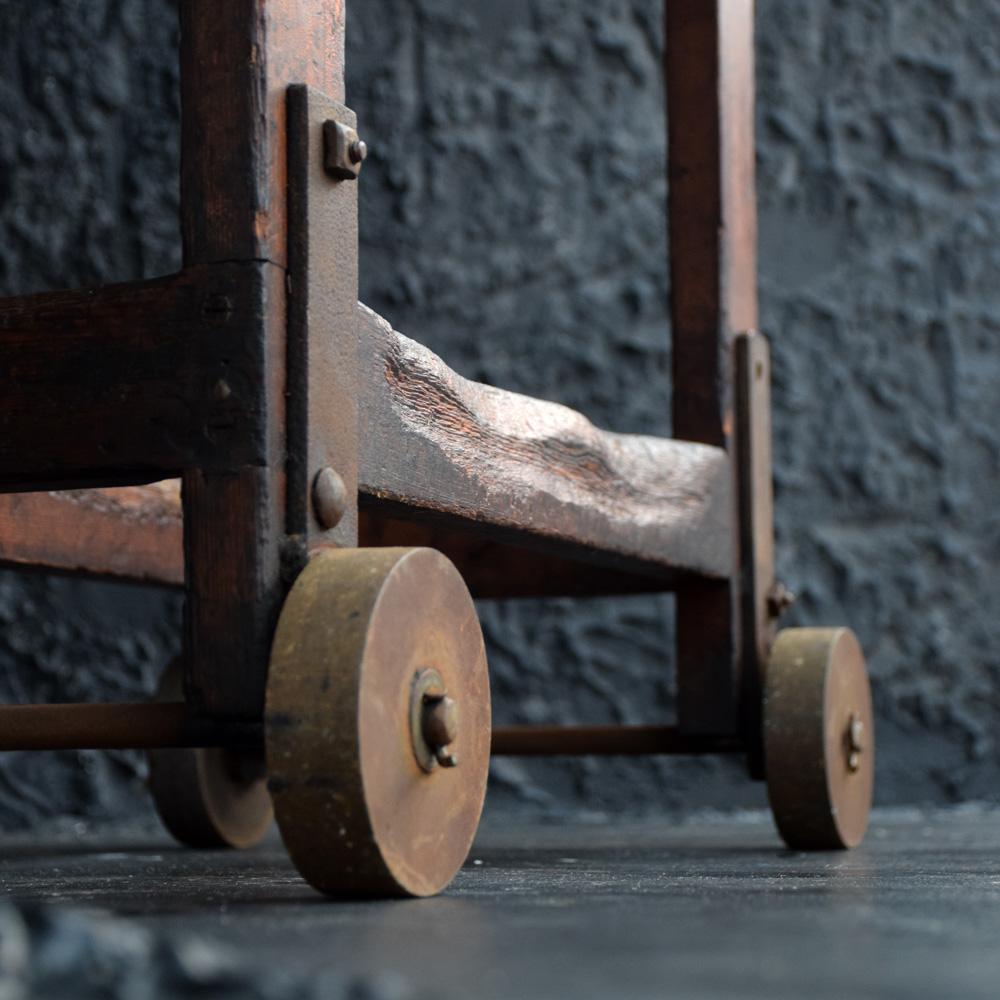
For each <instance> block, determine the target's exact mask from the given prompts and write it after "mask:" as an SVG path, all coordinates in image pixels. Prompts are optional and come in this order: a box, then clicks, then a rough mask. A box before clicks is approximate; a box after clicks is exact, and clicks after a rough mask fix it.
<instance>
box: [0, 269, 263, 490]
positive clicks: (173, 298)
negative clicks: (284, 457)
mask: <svg viewBox="0 0 1000 1000" xmlns="http://www.w3.org/2000/svg"><path fill="white" fill-rule="evenodd" d="M267 267H268V265H261V264H259V263H256V262H251V263H247V264H221V265H215V266H212V267H195V268H191V269H190V270H187V271H184V272H182V273H180V274H174V275H170V276H168V277H164V278H157V279H155V280H152V281H138V282H128V283H125V284H117V285H107V286H103V287H99V288H88V289H79V290H73V291H62V292H46V293H42V294H38V295H29V296H24V297H20V298H8V299H3V300H0V354H2V356H3V358H4V364H3V370H2V372H0V489H2V490H7V491H16V490H17V489H18V488H21V489H25V490H27V489H32V488H38V486H40V485H41V486H44V485H48V486H49V487H50V488H53V487H69V486H73V485H75V484H80V485H83V484H87V483H101V484H109V483H122V484H128V483H142V482H150V481H155V480H160V479H164V478H166V477H168V476H170V475H171V474H173V475H177V474H178V473H180V471H181V470H182V469H185V468H190V467H194V466H198V467H200V468H206V469H213V470H225V471H228V470H231V469H235V468H239V467H240V466H243V465H256V464H259V463H260V461H261V459H262V455H263V450H264V438H265V434H266V422H267V414H266V412H265V411H264V408H263V407H262V406H261V405H260V402H259V398H258V395H257V394H256V393H255V392H253V391H252V386H253V385H254V383H255V373H256V372H257V371H258V370H259V367H260V364H261V361H260V358H261V351H262V344H261V342H260V338H258V337H254V336H252V335H248V331H253V330H254V328H255V325H258V321H259V316H260V313H261V311H262V309H263V308H264V300H265V295H264V272H265V270H266V269H267Z"/></svg>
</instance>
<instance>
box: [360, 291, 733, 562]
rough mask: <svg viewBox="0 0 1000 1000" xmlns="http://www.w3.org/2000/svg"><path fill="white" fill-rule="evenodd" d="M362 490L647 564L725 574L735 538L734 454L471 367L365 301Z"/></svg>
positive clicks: (422, 510)
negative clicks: (466, 370)
mask: <svg viewBox="0 0 1000 1000" xmlns="http://www.w3.org/2000/svg"><path fill="white" fill-rule="evenodd" d="M361 313H362V316H363V318H364V324H363V326H362V327H361V330H360V339H361V384H362V385H363V386H364V387H365V394H364V397H363V400H362V405H361V427H362V429H363V430H362V451H361V467H360V471H359V489H360V491H361V494H362V497H363V503H364V506H365V508H366V509H367V510H377V508H378V504H379V503H380V502H383V503H387V504H389V505H391V506H390V510H391V514H392V516H394V517H399V516H400V514H401V513H402V512H404V511H409V512H410V513H411V516H413V515H417V516H420V515H422V516H425V517H438V518H440V519H442V520H461V521H464V522H467V523H468V524H469V526H470V527H473V526H474V527H475V528H476V529H477V530H478V531H481V532H482V533H483V534H484V535H486V536H489V535H490V533H495V534H494V537H498V538H499V539H500V540H506V541H511V540H513V535H515V534H516V537H517V539H518V540H519V541H520V543H521V544H524V545H527V544H529V542H530V543H531V544H535V545H548V546H549V547H550V549H551V550H553V551H558V548H559V546H560V545H562V544H566V545H567V546H569V547H572V548H574V549H576V550H577V552H579V550H580V549H581V548H582V547H589V548H591V549H592V550H593V551H592V554H591V557H592V558H596V559H604V560H605V561H606V562H608V563H610V564H612V565H614V564H615V563H616V562H617V564H618V565H619V566H623V565H627V566H629V568H632V569H634V568H635V567H636V565H639V564H645V568H646V570H647V572H650V573H654V574H655V572H656V571H657V569H658V568H659V569H660V570H661V571H663V572H670V573H672V572H674V571H676V570H683V571H688V572H693V573H699V574H704V575H706V576H710V577H725V576H726V575H727V574H728V573H729V570H730V566H731V559H730V552H731V549H732V546H733V544H734V539H733V536H732V527H731V507H732V498H731V492H730V469H729V461H728V457H727V455H726V453H725V452H724V451H722V450H721V449H719V448H713V447H709V446H705V445H699V444H691V443H688V442H680V441H669V440H665V439H662V438H653V437H643V436H638V435H621V434H613V433H610V432H607V431H600V430H598V429H597V428H595V427H594V426H593V425H592V424H591V423H590V422H589V421H588V420H587V419H586V418H585V417H583V416H581V415H580V414H579V413H575V412H574V411H573V410H570V409H568V408H567V407H565V406H560V405H559V404H556V403H547V402H542V401H539V400H535V399H529V398H527V397H525V396H520V395H518V394H516V393H511V392H505V391H503V390H500V389H495V388H492V387H490V386H483V385H478V384H476V383H474V382H469V381H467V380H466V379H463V378H461V377H460V376H459V375H457V374H456V373H455V372H453V371H451V370H450V369H449V368H448V367H447V366H446V365H445V364H444V363H443V362H442V361H441V360H440V359H439V358H437V357H436V356H435V355H434V354H432V353H431V352H430V351H428V350H427V349H426V348H424V347H422V346H421V345H419V344H417V343H415V342H414V341H412V340H408V339H407V338H406V337H404V336H402V335H401V334H398V333H396V332H395V331H393V330H392V328H391V327H390V326H389V324H388V323H386V322H385V321H384V320H383V319H381V318H380V317H378V316H377V315H376V314H375V313H373V312H371V311H370V310H365V309H364V308H362V310H361Z"/></svg>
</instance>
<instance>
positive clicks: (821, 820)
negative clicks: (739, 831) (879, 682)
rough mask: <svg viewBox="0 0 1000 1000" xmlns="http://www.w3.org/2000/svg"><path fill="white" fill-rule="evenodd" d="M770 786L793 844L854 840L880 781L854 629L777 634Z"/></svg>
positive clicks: (769, 712)
mask: <svg viewBox="0 0 1000 1000" xmlns="http://www.w3.org/2000/svg"><path fill="white" fill-rule="evenodd" d="M764 751H765V764H766V771H767V791H768V798H769V799H770V801H771V809H772V811H773V813H774V818H775V822H776V823H777V824H778V829H779V830H780V832H781V835H782V837H784V839H785V842H786V843H787V844H788V845H789V846H790V847H795V848H800V849H804V850H810V849H813V850H822V849H836V848H845V847H855V846H857V845H858V844H859V843H861V840H862V839H863V838H864V835H865V830H866V828H867V826H868V814H869V812H870V810H871V802H872V790H873V786H874V781H875V733H874V718H873V713H872V699H871V689H870V687H869V684H868V674H867V671H866V669H865V658H864V654H863V653H862V651H861V646H860V645H859V644H858V640H857V638H856V637H855V635H854V633H853V632H852V631H851V630H850V629H847V628H836V629H833V628H791V629H784V630H783V631H781V632H779V633H778V637H777V639H776V640H775V643H774V646H773V648H772V650H771V659H770V662H769V664H768V667H767V677H766V688H765V700H764Z"/></svg>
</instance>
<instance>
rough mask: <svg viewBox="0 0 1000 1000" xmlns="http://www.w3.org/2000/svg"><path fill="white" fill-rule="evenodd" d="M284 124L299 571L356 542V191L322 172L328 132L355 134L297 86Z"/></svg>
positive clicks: (315, 95) (351, 121) (293, 535)
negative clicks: (325, 498)
mask: <svg viewBox="0 0 1000 1000" xmlns="http://www.w3.org/2000/svg"><path fill="white" fill-rule="evenodd" d="M287 121H288V276H289V295H288V343H287V368H288V402H287V428H286V434H287V447H286V453H287V458H286V471H287V477H288V481H287V498H288V503H287V512H286V516H285V520H286V530H287V533H288V535H289V538H290V542H291V544H292V545H293V546H294V548H295V550H296V552H297V555H296V556H295V557H294V558H295V561H296V563H297V565H298V566H299V567H300V566H301V565H304V562H305V559H306V555H307V552H308V550H309V548H311V547H312V546H314V545H331V544H334V545H348V546H353V545H357V544H358V511H357V494H358V447H359V443H358V407H359V396H360V394H361V393H362V392H363V387H362V386H361V385H359V380H358V304H357V303H358V185H357V184H355V183H349V182H347V181H345V180H343V179H337V178H334V177H332V176H331V175H330V173H329V172H328V171H327V169H326V165H325V164H326V160H325V151H326V142H325V138H324V136H325V134H326V132H327V131H328V129H327V126H328V125H330V124H332V125H334V126H338V125H339V126H341V127H343V128H345V129H348V130H349V131H351V132H353V129H354V126H355V125H356V118H355V115H354V112H353V111H351V110H350V109H349V108H346V107H344V106H343V105H342V104H340V103H338V102H337V101H335V100H333V99H332V98H330V97H328V96H326V95H325V94H322V93H320V92H319V91H317V90H313V89H311V88H309V87H306V86H298V85H295V86H290V87H289V88H288V95H287ZM346 151H347V147H345V156H346ZM325 470H330V474H332V476H335V477H336V478H337V479H339V480H340V484H341V487H342V488H341V489H339V490H338V491H337V492H338V493H339V494H342V496H341V498H340V500H339V502H338V503H337V507H338V516H337V517H336V518H335V519H334V518H327V517H324V516H323V512H324V510H328V508H329V505H326V507H324V506H317V505H316V504H315V503H313V502H311V501H312V500H313V499H314V498H315V497H316V493H315V491H314V489H313V487H314V484H317V483H319V484H321V482H322V480H321V479H318V478H317V477H326V476H327V474H326V472H325ZM290 552H291V549H288V550H287V551H286V559H287V558H289V557H290Z"/></svg>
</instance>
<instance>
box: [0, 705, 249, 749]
mask: <svg viewBox="0 0 1000 1000" xmlns="http://www.w3.org/2000/svg"><path fill="white" fill-rule="evenodd" d="M260 743H261V728H260V725H259V724H254V723H236V722H220V721H214V720H208V719H202V718H199V717H197V716H193V715H192V714H191V711H190V709H189V708H188V706H186V705H185V704H184V703H183V702H180V701H178V702H159V703H152V704H147V703H144V702H101V703H97V704H78V703H70V704H60V705H0V751H3V750H119V749H136V750H143V749H151V748H154V747H212V746H228V747H247V748H253V747H257V746H260Z"/></svg>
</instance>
